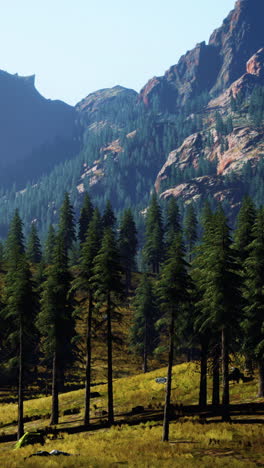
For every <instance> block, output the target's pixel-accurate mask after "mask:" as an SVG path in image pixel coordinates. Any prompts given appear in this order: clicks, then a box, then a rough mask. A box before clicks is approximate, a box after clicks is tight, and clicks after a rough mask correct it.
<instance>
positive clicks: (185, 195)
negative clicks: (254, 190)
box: [160, 176, 241, 209]
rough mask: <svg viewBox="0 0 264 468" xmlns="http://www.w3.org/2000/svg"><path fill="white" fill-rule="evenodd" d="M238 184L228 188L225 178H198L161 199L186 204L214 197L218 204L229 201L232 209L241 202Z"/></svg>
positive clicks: (172, 189) (176, 188)
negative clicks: (174, 199) (174, 200)
mask: <svg viewBox="0 0 264 468" xmlns="http://www.w3.org/2000/svg"><path fill="white" fill-rule="evenodd" d="M239 189H240V187H239V185H238V183H237V182H236V183H235V184H232V183H231V184H230V185H229V186H228V187H226V184H225V183H224V179H223V177H216V176H203V177H197V178H196V179H194V180H190V181H189V182H186V183H184V184H180V185H178V186H177V187H174V188H171V189H168V190H166V191H164V192H163V193H162V194H161V195H160V197H161V199H164V200H168V199H169V198H171V197H174V198H176V199H179V198H180V199H181V201H183V202H184V203H185V204H188V203H192V202H197V201H198V200H199V199H200V198H202V197H204V198H208V197H213V198H214V199H215V200H216V201H217V202H223V201H228V202H229V203H230V207H231V208H232V209H234V208H237V207H238V206H239V204H240V202H241V192H240V190H239Z"/></svg>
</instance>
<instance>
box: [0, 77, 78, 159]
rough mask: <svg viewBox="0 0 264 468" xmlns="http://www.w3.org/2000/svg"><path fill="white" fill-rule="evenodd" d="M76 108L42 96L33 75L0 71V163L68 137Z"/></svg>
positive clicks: (22, 157) (73, 129) (72, 126)
mask: <svg viewBox="0 0 264 468" xmlns="http://www.w3.org/2000/svg"><path fill="white" fill-rule="evenodd" d="M75 119H76V112H75V110H74V108H73V107H71V106H68V105H67V104H65V103H63V102H61V101H51V100H47V99H45V98H44V97H42V96H41V95H40V94H39V93H38V91H37V90H36V88H35V85H34V76H31V77H20V76H18V75H10V74H9V73H6V72H4V71H0V163H1V164H2V165H3V166H6V165H9V164H10V163H13V162H16V161H18V160H21V159H26V158H27V157H28V156H29V155H31V153H32V151H33V150H34V149H37V148H39V147H41V146H42V145H48V144H52V143H53V142H54V141H55V140H56V139H65V138H67V139H71V138H72V137H73V135H74V131H75Z"/></svg>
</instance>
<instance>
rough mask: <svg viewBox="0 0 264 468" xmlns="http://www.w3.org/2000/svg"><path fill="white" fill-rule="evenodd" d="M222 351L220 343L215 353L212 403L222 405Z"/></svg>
mask: <svg viewBox="0 0 264 468" xmlns="http://www.w3.org/2000/svg"><path fill="white" fill-rule="evenodd" d="M219 374H220V352H219V346H218V344H217V345H216V346H215V349H214V353H213V394H212V405H214V406H219V405H220V375H219Z"/></svg>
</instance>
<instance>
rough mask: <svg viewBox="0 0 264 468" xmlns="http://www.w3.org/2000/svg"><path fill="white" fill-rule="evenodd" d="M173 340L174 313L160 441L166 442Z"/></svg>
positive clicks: (168, 427) (168, 421) (167, 437)
mask: <svg viewBox="0 0 264 468" xmlns="http://www.w3.org/2000/svg"><path fill="white" fill-rule="evenodd" d="M173 338H174V313H173V312H171V323H170V350H169V362H168V373H167V387H166V399H165V407H164V419H163V434H162V441H163V442H168V440H169V429H170V426H169V425H170V411H171V409H170V400H171V377H172V366H173Z"/></svg>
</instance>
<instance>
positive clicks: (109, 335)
mask: <svg viewBox="0 0 264 468" xmlns="http://www.w3.org/2000/svg"><path fill="white" fill-rule="evenodd" d="M110 299H111V298H110V293H108V297H107V360H108V369H107V380H108V422H109V424H110V425H112V424H114V400H113V357H112V323H111V322H112V321H111V300H110Z"/></svg>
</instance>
